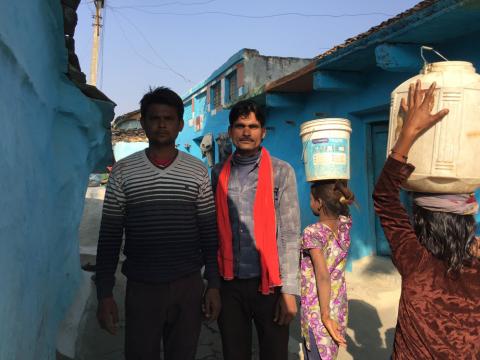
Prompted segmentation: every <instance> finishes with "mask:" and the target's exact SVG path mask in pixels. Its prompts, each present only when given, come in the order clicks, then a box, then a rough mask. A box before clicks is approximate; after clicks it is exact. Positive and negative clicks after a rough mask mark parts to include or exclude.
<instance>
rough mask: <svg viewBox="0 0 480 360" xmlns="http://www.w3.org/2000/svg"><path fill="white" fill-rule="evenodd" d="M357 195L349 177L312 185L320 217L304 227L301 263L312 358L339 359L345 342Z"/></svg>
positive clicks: (309, 356)
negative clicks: (348, 268) (347, 273)
mask: <svg viewBox="0 0 480 360" xmlns="http://www.w3.org/2000/svg"><path fill="white" fill-rule="evenodd" d="M353 201H354V195H353V193H352V192H351V191H350V190H349V189H348V187H347V181H346V180H324V181H317V182H314V183H313V184H312V185H311V193H310V207H311V209H312V211H313V213H314V214H315V215H316V216H318V222H317V223H315V224H312V225H310V226H308V227H307V228H305V230H304V232H303V240H302V247H301V249H302V253H301V265H300V266H301V294H302V297H301V305H302V317H301V322H302V336H303V339H304V355H305V359H308V360H313V359H315V360H316V359H322V360H331V359H335V358H336V357H337V353H338V347H339V345H346V341H345V331H346V327H347V311H348V303H347V287H346V283H345V274H344V272H345V265H346V261H347V254H348V249H349V247H350V228H351V226H352V220H351V218H350V212H349V208H348V207H349V205H350V204H352V203H353Z"/></svg>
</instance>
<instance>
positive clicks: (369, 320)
mask: <svg viewBox="0 0 480 360" xmlns="http://www.w3.org/2000/svg"><path fill="white" fill-rule="evenodd" d="M348 314H349V319H348V328H349V329H351V330H352V331H353V338H352V337H350V336H349V335H348V334H347V352H348V353H349V354H350V355H351V356H352V357H353V359H355V360H370V359H375V360H387V359H390V356H391V354H392V344H393V336H394V334H395V328H389V329H387V330H386V331H385V334H384V339H385V341H384V340H383V339H382V336H381V333H380V329H381V328H382V322H381V321H380V317H379V315H378V312H377V310H376V309H375V308H374V307H373V306H372V305H370V304H368V303H367V302H365V301H362V300H349V301H348Z"/></svg>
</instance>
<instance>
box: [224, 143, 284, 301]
mask: <svg viewBox="0 0 480 360" xmlns="http://www.w3.org/2000/svg"><path fill="white" fill-rule="evenodd" d="M231 161H232V156H231V155H230V157H229V158H228V159H227V161H226V162H225V165H224V166H223V168H222V170H221V171H220V175H219V177H218V184H217V189H216V192H215V203H216V206H217V224H218V236H219V240H220V246H219V249H218V256H217V258H218V267H219V270H220V275H221V276H222V277H223V278H224V279H225V280H232V279H233V277H234V274H233V248H232V240H233V239H232V228H231V226H230V215H229V212H228V203H227V193H228V181H229V179H230V172H231V169H232V162H231ZM253 228H254V236H255V243H256V245H257V250H258V253H259V255H260V266H261V270H262V277H261V282H260V289H259V290H260V291H261V292H262V294H264V295H268V294H270V293H271V292H273V288H274V287H276V286H281V285H282V280H281V279H280V267H279V262H278V250H277V230H276V229H277V226H276V219H275V205H274V200H273V171H272V160H271V158H270V154H269V153H268V151H267V150H266V149H265V148H262V153H261V157H260V166H259V169H258V183H257V192H256V194H255V203H254V205H253Z"/></svg>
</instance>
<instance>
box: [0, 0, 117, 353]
mask: <svg viewBox="0 0 480 360" xmlns="http://www.w3.org/2000/svg"><path fill="white" fill-rule="evenodd" d="M79 3H80V1H79V0H78V1H75V0H63V1H60V0H29V1H27V0H18V1H13V2H9V3H8V5H7V3H5V2H4V3H2V6H0V8H1V11H0V69H1V74H2V75H1V81H0V125H1V127H2V131H3V132H2V141H1V143H0V144H1V145H0V148H1V151H2V156H1V158H0V168H1V169H2V179H1V181H0V189H1V190H2V201H1V202H0V214H1V219H0V234H1V235H0V236H1V244H2V251H1V252H0V273H1V274H2V275H1V283H2V292H1V295H0V359H2V360H19V359H21V360H37V359H42V360H49V359H55V347H56V338H57V331H58V326H59V323H60V321H61V320H62V319H63V318H64V316H65V312H66V310H67V309H68V307H69V306H70V303H71V302H72V300H73V298H74V296H75V293H76V292H77V289H78V285H79V282H80V279H81V270H80V259H79V249H78V233H77V232H78V226H79V223H80V218H81V214H82V209H83V203H84V198H85V191H86V188H87V183H88V177H89V174H90V173H91V172H92V171H94V170H99V169H102V168H103V167H104V166H105V165H106V164H107V163H109V162H111V158H112V156H111V145H110V121H111V120H112V119H113V115H114V114H113V108H114V105H115V104H113V103H112V102H111V101H110V100H108V98H107V97H105V95H103V94H102V93H100V92H99V91H98V90H97V89H96V88H94V87H90V86H88V85H86V84H85V75H84V74H82V73H81V71H80V69H79V66H78V59H77V58H76V56H75V53H74V42H73V33H74V29H75V24H76V12H75V10H76V8H77V6H78V4H79ZM64 18H65V19H64Z"/></svg>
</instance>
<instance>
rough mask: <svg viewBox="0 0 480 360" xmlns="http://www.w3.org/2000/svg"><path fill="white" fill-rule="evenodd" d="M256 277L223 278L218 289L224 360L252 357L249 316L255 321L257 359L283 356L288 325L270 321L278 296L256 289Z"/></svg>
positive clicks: (281, 359) (283, 359)
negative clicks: (241, 278)
mask: <svg viewBox="0 0 480 360" xmlns="http://www.w3.org/2000/svg"><path fill="white" fill-rule="evenodd" d="M258 288H259V279H247V280H240V279H235V280H231V281H223V282H222V287H221V289H220V295H221V298H222V311H221V313H220V317H219V319H218V325H219V327H220V333H221V335H222V345H223V357H224V359H225V360H250V359H251V358H252V320H253V322H254V323H255V327H256V329H257V334H258V343H259V346H260V359H261V360H287V358H288V339H289V333H288V330H289V327H288V325H284V326H279V325H277V324H276V323H274V322H273V318H274V316H275V307H276V305H277V302H278V299H279V297H280V291H279V289H277V290H276V291H275V293H273V294H271V295H262V294H261V293H260V292H259V291H258Z"/></svg>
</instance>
